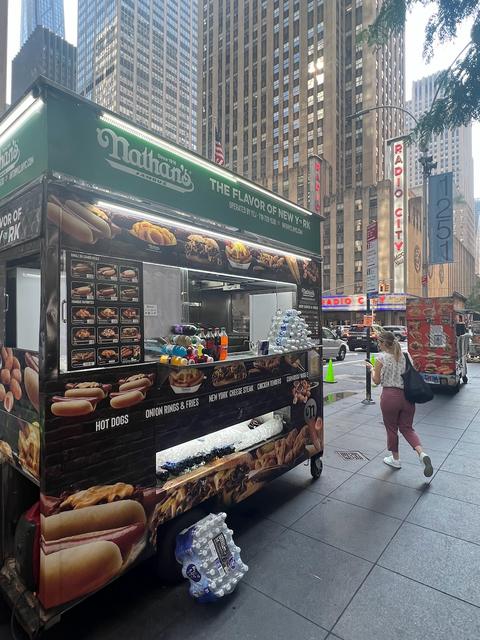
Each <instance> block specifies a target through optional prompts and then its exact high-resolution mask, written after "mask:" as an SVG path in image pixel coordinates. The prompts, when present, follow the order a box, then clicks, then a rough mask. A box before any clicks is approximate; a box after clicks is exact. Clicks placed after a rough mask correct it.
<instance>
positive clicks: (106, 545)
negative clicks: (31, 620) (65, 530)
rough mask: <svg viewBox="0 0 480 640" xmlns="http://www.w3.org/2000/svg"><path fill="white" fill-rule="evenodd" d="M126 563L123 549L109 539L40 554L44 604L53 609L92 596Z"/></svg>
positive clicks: (40, 591)
mask: <svg viewBox="0 0 480 640" xmlns="http://www.w3.org/2000/svg"><path fill="white" fill-rule="evenodd" d="M122 563H123V562H122V554H121V553H120V549H119V548H118V546H117V545H116V544H115V543H114V542H109V541H107V540H99V541H96V542H90V543H88V544H83V545H80V546H78V547H74V548H70V549H64V550H62V551H57V552H56V553H52V554H49V555H46V554H45V553H43V552H40V590H39V599H40V602H41V603H42V604H43V606H44V607H45V608H46V609H50V608H51V607H56V606H58V605H60V604H63V603H64V602H70V601H71V600H75V599H77V598H80V597H81V596H84V595H86V594H87V593H92V591H96V590H97V589H99V588H100V587H103V586H104V585H105V584H106V583H107V582H109V581H110V580H111V579H112V578H114V577H115V576H116V575H118V573H119V572H120V570H121V568H122Z"/></svg>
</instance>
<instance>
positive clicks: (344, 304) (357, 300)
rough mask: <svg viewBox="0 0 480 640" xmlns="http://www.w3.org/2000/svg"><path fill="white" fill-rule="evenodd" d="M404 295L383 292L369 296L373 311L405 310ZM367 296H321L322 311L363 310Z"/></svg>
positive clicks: (365, 306)
mask: <svg viewBox="0 0 480 640" xmlns="http://www.w3.org/2000/svg"><path fill="white" fill-rule="evenodd" d="M406 298H407V297H406V296H405V295H395V294H388V293H387V294H385V295H379V296H375V297H371V298H370V303H371V306H372V309H374V310H375V311H405V308H406ZM366 308H367V296H366V295H364V294H359V295H352V296H336V297H335V296H327V297H324V298H322V309H323V311H365V310H366Z"/></svg>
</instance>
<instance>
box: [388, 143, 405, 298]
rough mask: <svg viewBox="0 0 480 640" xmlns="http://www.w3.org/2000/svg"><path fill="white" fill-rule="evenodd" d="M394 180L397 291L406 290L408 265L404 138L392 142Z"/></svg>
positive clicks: (394, 250) (393, 223) (394, 266)
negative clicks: (406, 267) (406, 266)
mask: <svg viewBox="0 0 480 640" xmlns="http://www.w3.org/2000/svg"><path fill="white" fill-rule="evenodd" d="M391 145H392V153H393V162H392V182H393V221H392V225H393V238H392V243H393V288H394V291H395V293H403V291H405V265H406V260H405V258H406V229H405V209H406V179H405V176H406V163H405V141H404V139H403V138H399V139H397V140H393V141H392V142H391Z"/></svg>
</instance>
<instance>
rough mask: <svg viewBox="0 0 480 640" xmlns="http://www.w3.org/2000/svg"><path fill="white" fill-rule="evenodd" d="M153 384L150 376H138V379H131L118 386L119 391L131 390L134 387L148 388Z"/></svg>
mask: <svg viewBox="0 0 480 640" xmlns="http://www.w3.org/2000/svg"><path fill="white" fill-rule="evenodd" d="M151 386H152V381H151V380H150V378H137V380H129V381H128V382H124V383H123V384H121V385H120V386H119V387H118V390H119V391H131V390H132V389H148V388H149V387H151Z"/></svg>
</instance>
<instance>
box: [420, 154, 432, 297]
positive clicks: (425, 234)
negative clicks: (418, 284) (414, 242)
mask: <svg viewBox="0 0 480 640" xmlns="http://www.w3.org/2000/svg"><path fill="white" fill-rule="evenodd" d="M427 153H428V152H427V150H426V149H423V150H422V158H421V159H420V162H421V163H422V167H423V171H422V176H423V185H422V188H423V197H422V205H423V215H422V297H423V298H428V226H427V225H428V202H427V200H428V178H429V174H430V172H429V170H428V160H427Z"/></svg>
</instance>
